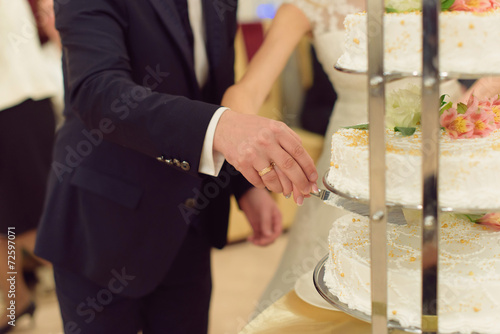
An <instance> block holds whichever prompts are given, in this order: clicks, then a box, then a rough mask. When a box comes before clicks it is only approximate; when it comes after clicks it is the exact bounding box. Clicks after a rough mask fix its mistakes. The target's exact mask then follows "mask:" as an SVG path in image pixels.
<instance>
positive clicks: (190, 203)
mask: <svg viewBox="0 0 500 334" xmlns="http://www.w3.org/2000/svg"><path fill="white" fill-rule="evenodd" d="M184 205H185V206H187V207H188V208H194V207H195V206H196V200H195V199H194V198H188V199H187V200H186V201H185V202H184Z"/></svg>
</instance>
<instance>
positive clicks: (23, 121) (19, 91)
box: [0, 0, 58, 333]
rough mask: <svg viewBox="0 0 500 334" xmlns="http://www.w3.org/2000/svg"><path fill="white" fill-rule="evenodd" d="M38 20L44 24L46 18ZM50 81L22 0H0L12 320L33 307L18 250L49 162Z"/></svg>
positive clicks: (35, 212) (3, 234)
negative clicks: (13, 315)
mask: <svg viewBox="0 0 500 334" xmlns="http://www.w3.org/2000/svg"><path fill="white" fill-rule="evenodd" d="M44 13H47V12H44ZM44 19H46V20H49V21H45V23H46V24H49V25H50V19H51V17H50V16H45V17H44ZM52 26H53V25H52ZM50 78H51V75H50V73H48V72H47V64H46V62H45V59H44V56H43V54H42V48H41V45H40V40H39V35H38V31H37V25H36V22H35V19H34V16H33V13H32V11H31V9H30V6H29V3H28V1H27V0H0V249H2V251H1V252H0V271H1V272H2V273H4V275H5V273H10V272H15V273H17V274H13V276H15V287H16V289H15V297H14V296H13V295H12V294H9V290H10V289H9V288H10V281H7V280H5V279H2V280H0V288H1V290H2V293H3V295H4V303H7V305H10V304H12V303H13V302H15V304H14V305H15V314H16V319H17V318H19V317H20V316H22V315H24V314H31V315H32V314H33V312H34V309H35V306H34V304H33V301H32V299H31V296H30V292H29V290H28V288H27V286H26V283H25V282H24V280H23V275H22V272H23V267H22V264H23V261H22V257H23V256H22V251H23V250H27V251H28V252H32V251H33V247H34V243H35V237H36V227H37V225H38V220H39V217H40V214H41V210H42V207H43V201H44V194H45V183H46V178H47V175H48V171H49V168H50V163H51V152H52V145H53V141H54V131H55V129H54V127H55V122H54V112H53V108H52V104H51V101H50V98H51V97H53V96H54V95H56V93H57V89H58V87H57V85H55V84H54V82H53V80H51V79H50ZM7 249H8V250H9V251H6V250H7ZM14 250H15V253H14ZM8 261H10V262H8ZM11 266H12V267H11ZM9 277H10V275H9ZM8 314H10V311H9V310H6V308H4V311H3V312H2V313H1V315H0V333H6V332H8V331H9V330H11V329H13V328H14V327H13V326H12V324H13V323H11V324H8V323H7V322H8V321H11V319H10V318H9V317H8ZM14 324H15V323H14Z"/></svg>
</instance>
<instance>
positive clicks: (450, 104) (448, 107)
mask: <svg viewBox="0 0 500 334" xmlns="http://www.w3.org/2000/svg"><path fill="white" fill-rule="evenodd" d="M451 107H453V103H452V102H448V103H447V104H446V105H445V106H444V107H442V108H441V109H439V114H440V115H442V114H443V113H444V112H445V111H446V110H448V109H450V108H451Z"/></svg>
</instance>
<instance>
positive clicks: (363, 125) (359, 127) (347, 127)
mask: <svg viewBox="0 0 500 334" xmlns="http://www.w3.org/2000/svg"><path fill="white" fill-rule="evenodd" d="M343 128H344V129H357V130H368V129H369V128H370V125H369V124H358V125H351V126H344V127H343Z"/></svg>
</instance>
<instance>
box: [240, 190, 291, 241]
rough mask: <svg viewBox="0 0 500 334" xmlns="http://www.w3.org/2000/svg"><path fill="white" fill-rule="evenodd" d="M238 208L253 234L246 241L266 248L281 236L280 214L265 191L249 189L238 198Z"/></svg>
mask: <svg viewBox="0 0 500 334" xmlns="http://www.w3.org/2000/svg"><path fill="white" fill-rule="evenodd" d="M239 206H240V208H241V210H243V212H244V213H245V215H246V216H247V219H248V222H249V223H250V225H251V226H252V230H253V234H252V235H251V236H250V237H249V238H248V241H250V242H251V243H253V244H255V245H257V246H267V245H269V244H271V243H273V242H274V240H276V238H278V237H279V236H280V235H281V231H282V230H283V225H282V217H281V212H280V211H279V209H278V206H277V205H276V202H275V201H274V200H273V199H272V197H271V195H270V194H269V193H268V191H267V190H265V189H257V188H251V189H250V190H248V191H247V192H246V193H245V194H244V195H243V196H242V197H241V198H240V200H239Z"/></svg>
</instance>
